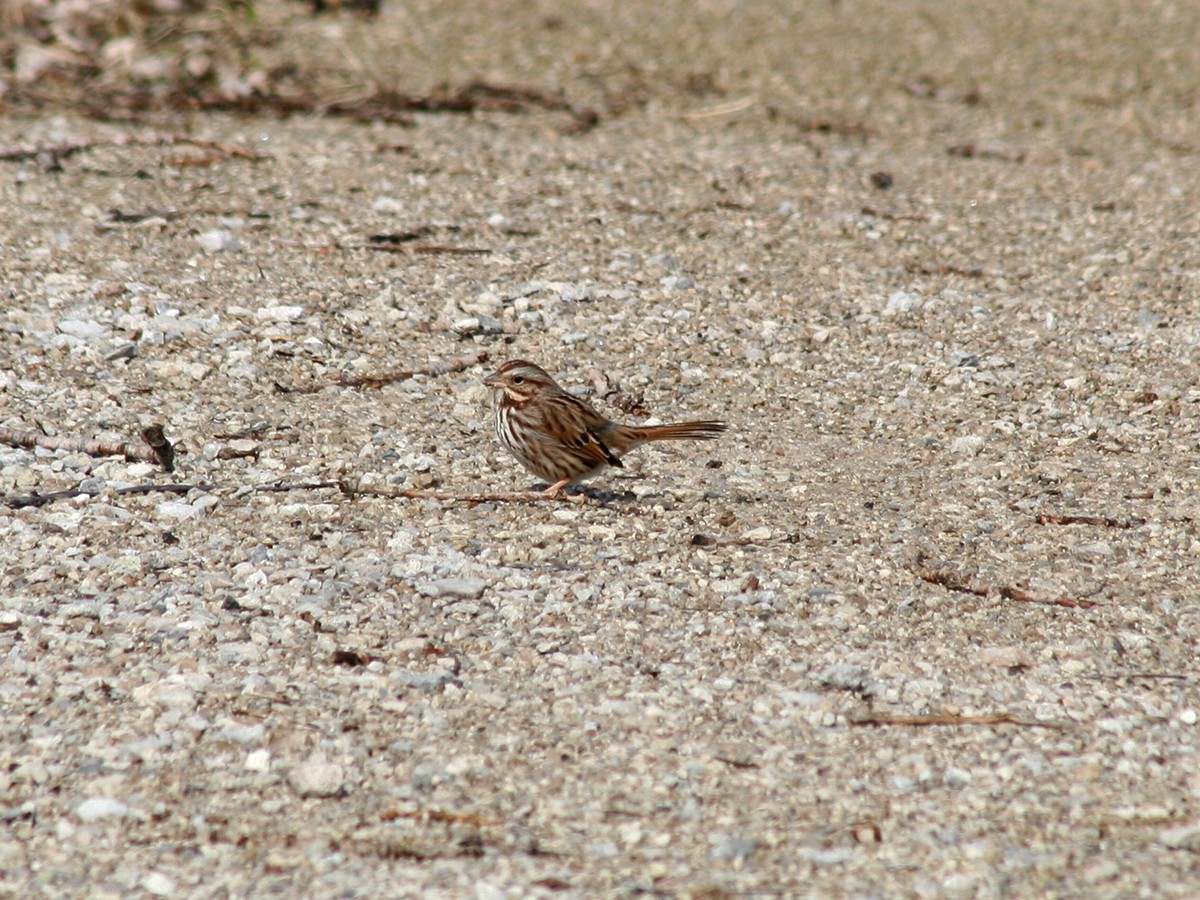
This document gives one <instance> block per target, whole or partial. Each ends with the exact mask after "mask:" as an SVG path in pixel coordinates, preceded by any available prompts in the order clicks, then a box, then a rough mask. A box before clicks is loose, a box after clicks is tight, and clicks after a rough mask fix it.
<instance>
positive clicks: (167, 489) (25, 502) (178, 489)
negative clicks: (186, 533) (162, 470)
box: [0, 484, 213, 509]
mask: <svg viewBox="0 0 1200 900" xmlns="http://www.w3.org/2000/svg"><path fill="white" fill-rule="evenodd" d="M212 489H213V485H211V484H131V485H129V486H128V487H122V488H117V489H116V490H115V491H113V493H115V494H152V493H156V492H162V493H167V494H187V493H190V492H192V491H211V490H212ZM98 494H99V492H97V491H85V490H81V489H80V488H72V489H70V490H65V491H51V492H50V493H48V494H38V493H36V492H35V493H33V494H8V495H7V496H5V497H4V498H3V500H2V501H0V502H3V503H4V505H5V506H7V507H9V508H10V509H24V508H25V507H28V506H46V505H47V504H50V503H54V502H56V501H58V500H70V499H72V498H73V497H95V496H98Z"/></svg>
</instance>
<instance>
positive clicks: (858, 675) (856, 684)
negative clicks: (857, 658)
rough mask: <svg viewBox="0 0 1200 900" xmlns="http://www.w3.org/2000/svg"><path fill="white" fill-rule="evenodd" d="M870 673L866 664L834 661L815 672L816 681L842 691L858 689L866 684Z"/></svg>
mask: <svg viewBox="0 0 1200 900" xmlns="http://www.w3.org/2000/svg"><path fill="white" fill-rule="evenodd" d="M869 674H870V673H869V672H868V671H867V667H866V666H860V665H856V664H854V663H834V664H833V665H831V666H826V667H825V668H824V669H822V670H821V671H820V672H819V673H818V674H817V681H819V682H821V684H823V685H826V686H827V687H831V688H837V689H838V690H842V691H860V690H862V689H863V688H864V687H865V686H866V684H867V676H868V675H869Z"/></svg>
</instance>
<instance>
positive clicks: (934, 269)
mask: <svg viewBox="0 0 1200 900" xmlns="http://www.w3.org/2000/svg"><path fill="white" fill-rule="evenodd" d="M904 270H905V271H906V272H912V273H913V274H914V275H962V276H964V277H965V278H983V277H984V276H986V275H987V274H988V273H987V272H985V271H984V270H983V267H982V266H972V267H971V268H969V269H964V268H962V267H961V266H925V265H922V264H921V263H905V265H904Z"/></svg>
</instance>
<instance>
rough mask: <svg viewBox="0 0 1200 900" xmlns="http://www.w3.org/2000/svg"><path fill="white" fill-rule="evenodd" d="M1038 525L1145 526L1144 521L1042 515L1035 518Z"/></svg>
mask: <svg viewBox="0 0 1200 900" xmlns="http://www.w3.org/2000/svg"><path fill="white" fill-rule="evenodd" d="M1037 523H1038V524H1039V525H1097V526H1099V527H1101V528H1137V527H1138V526H1139V525H1145V524H1146V520H1145V519H1116V518H1113V517H1112V516H1075V515H1058V514H1053V513H1042V514H1041V515H1039V516H1038V517H1037Z"/></svg>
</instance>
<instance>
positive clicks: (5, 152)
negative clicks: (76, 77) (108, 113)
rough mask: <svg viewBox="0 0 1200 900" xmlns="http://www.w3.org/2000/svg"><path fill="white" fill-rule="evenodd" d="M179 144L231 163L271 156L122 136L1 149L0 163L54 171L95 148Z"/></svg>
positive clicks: (162, 137) (166, 137)
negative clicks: (29, 163) (38, 163)
mask: <svg viewBox="0 0 1200 900" xmlns="http://www.w3.org/2000/svg"><path fill="white" fill-rule="evenodd" d="M180 144H186V145H189V146H192V147H200V148H202V149H204V150H213V151H215V152H217V153H220V154H223V155H224V156H226V157H231V158H233V159H248V160H252V161H254V162H258V161H259V160H263V159H270V158H271V157H270V156H267V155H264V154H262V153H255V152H254V151H253V150H247V149H245V148H244V147H238V146H236V145H234V144H223V143H220V142H218V141H204V140H201V139H199V138H194V137H189V136H188V135H186V134H125V135H120V136H118V137H113V138H99V139H97V140H92V141H63V142H61V143H57V144H17V145H12V146H8V147H3V146H0V160H4V161H7V162H19V161H21V160H26V159H40V160H43V166H44V167H45V168H47V169H48V170H54V169H56V168H58V167H59V164H60V163H61V162H62V161H63V160H64V159H66V158H67V157H69V156H74V155H75V154H76V153H82V152H83V151H84V150H93V149H95V148H97V147H128V146H131V145H132V146H141V147H174V146H178V145H180Z"/></svg>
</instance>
